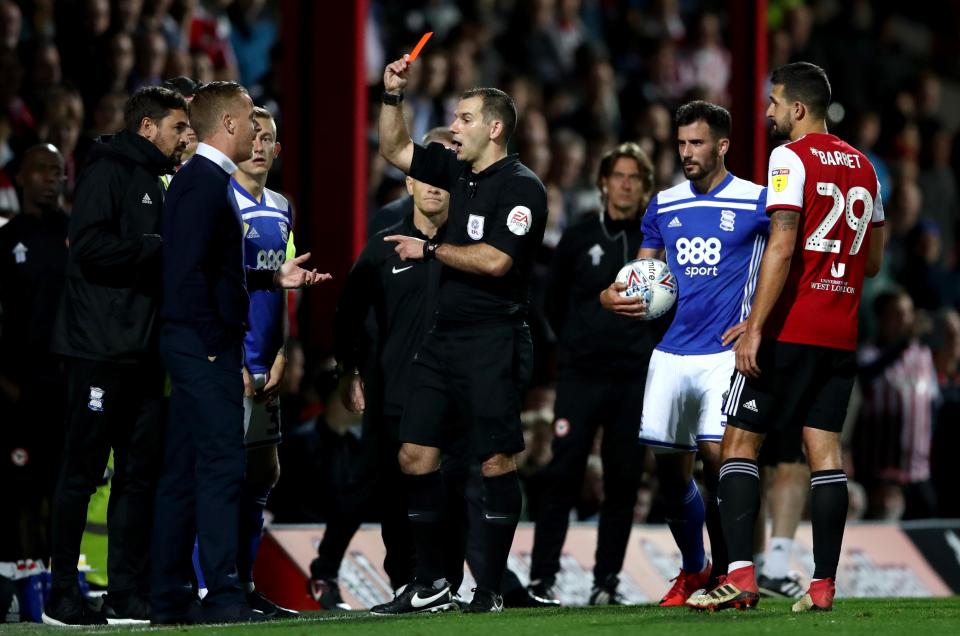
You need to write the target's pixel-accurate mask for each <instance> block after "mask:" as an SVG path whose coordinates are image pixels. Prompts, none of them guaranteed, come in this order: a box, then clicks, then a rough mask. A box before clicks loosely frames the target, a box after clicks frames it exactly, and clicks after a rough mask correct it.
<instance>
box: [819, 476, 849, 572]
mask: <svg viewBox="0 0 960 636" xmlns="http://www.w3.org/2000/svg"><path fill="white" fill-rule="evenodd" d="M810 521H811V525H812V526H813V562H814V570H813V578H815V579H832V578H836V576H837V563H839V562H840V544H841V543H843V526H844V524H845V523H846V521H847V475H846V473H844V472H843V470H841V469H839V468H838V469H834V470H818V471H817V472H815V473H810Z"/></svg>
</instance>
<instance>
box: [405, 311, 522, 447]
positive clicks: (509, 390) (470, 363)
mask: <svg viewBox="0 0 960 636" xmlns="http://www.w3.org/2000/svg"><path fill="white" fill-rule="evenodd" d="M532 359H533V344H532V341H531V339H530V329H529V327H527V325H526V324H524V323H519V322H510V323H497V324H490V325H471V326H457V327H451V326H443V325H438V326H436V327H434V329H433V330H432V331H431V332H430V334H429V335H428V336H427V338H426V340H425V341H424V343H423V345H422V346H421V347H420V350H419V352H418V353H417V357H416V359H415V361H414V373H415V374H416V379H415V382H414V388H413V391H412V392H411V394H410V396H409V397H408V399H407V403H406V407H405V408H404V410H403V419H402V420H401V422H400V441H401V442H409V443H413V444H419V445H421V446H432V447H435V448H448V447H450V445H451V443H452V442H453V441H455V440H456V439H457V438H458V437H460V436H461V435H466V439H467V443H468V446H469V453H470V455H472V456H475V457H479V458H487V457H489V456H490V455H493V454H496V453H503V454H507V455H512V454H515V453H519V452H520V451H522V450H523V448H524V443H523V430H522V427H521V424H520V408H521V399H522V391H523V387H525V385H526V384H527V382H528V381H529V378H530V373H531V368H532ZM462 426H466V430H464V429H463V428H461V427H462Z"/></svg>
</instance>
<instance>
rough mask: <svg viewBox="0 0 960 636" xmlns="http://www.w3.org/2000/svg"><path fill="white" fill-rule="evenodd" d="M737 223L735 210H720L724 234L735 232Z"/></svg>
mask: <svg viewBox="0 0 960 636" xmlns="http://www.w3.org/2000/svg"><path fill="white" fill-rule="evenodd" d="M736 221H737V215H736V213H735V212H734V211H733V210H720V229H721V230H723V231H724V232H733V229H734V227H733V224H734V223H736Z"/></svg>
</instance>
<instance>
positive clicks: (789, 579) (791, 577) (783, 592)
mask: <svg viewBox="0 0 960 636" xmlns="http://www.w3.org/2000/svg"><path fill="white" fill-rule="evenodd" d="M757 590H758V591H759V592H760V596H766V597H769V598H800V597H801V596H803V595H804V593H805V592H806V591H807V590H806V589H805V588H804V587H803V585H802V584H801V583H800V575H799V574H796V573H794V572H791V573H790V574H787V576H783V577H779V578H776V579H774V578H771V577H769V576H765V575H763V574H761V575H760V576H758V577H757Z"/></svg>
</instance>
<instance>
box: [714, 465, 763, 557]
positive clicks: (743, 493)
mask: <svg viewBox="0 0 960 636" xmlns="http://www.w3.org/2000/svg"><path fill="white" fill-rule="evenodd" d="M717 495H718V497H719V501H720V518H721V520H722V521H723V536H724V537H725V538H726V542H727V558H728V559H729V561H730V562H731V563H734V562H736V561H751V562H752V561H753V526H754V524H755V523H756V521H757V513H758V512H759V511H760V472H759V471H758V469H757V462H756V461H754V460H752V459H743V458H739V457H737V458H734V459H728V460H727V461H725V462H723V465H722V466H720V485H719V487H718V488H717Z"/></svg>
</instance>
